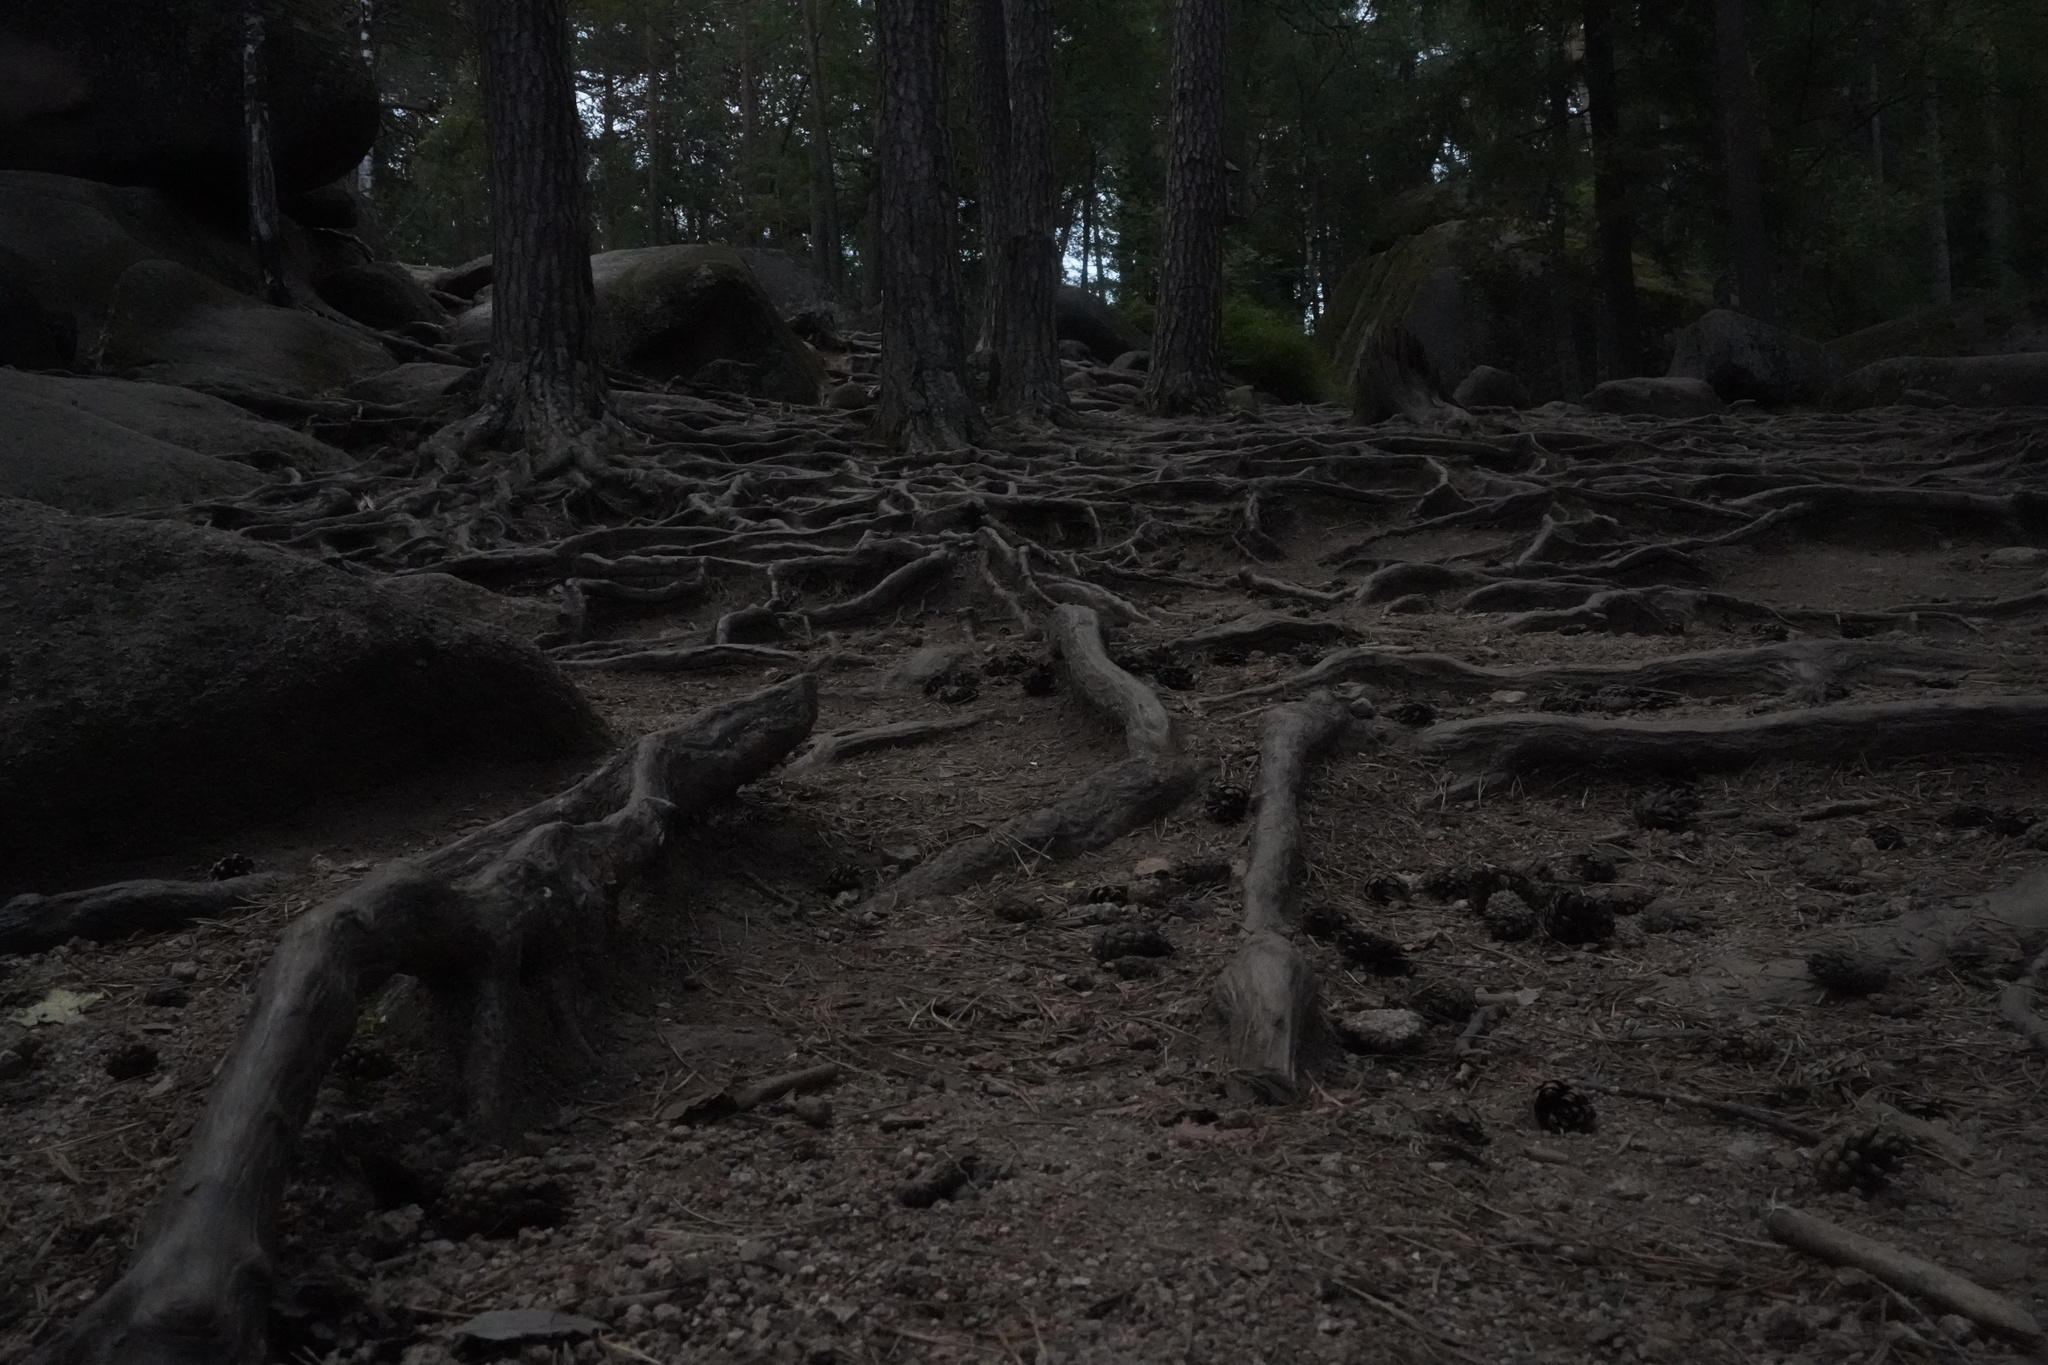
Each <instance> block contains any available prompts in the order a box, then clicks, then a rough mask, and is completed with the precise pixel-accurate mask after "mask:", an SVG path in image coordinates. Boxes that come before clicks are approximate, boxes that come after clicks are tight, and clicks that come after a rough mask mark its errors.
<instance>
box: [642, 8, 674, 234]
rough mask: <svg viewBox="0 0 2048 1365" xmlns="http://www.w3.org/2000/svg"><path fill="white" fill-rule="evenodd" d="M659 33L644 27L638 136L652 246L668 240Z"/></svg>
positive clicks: (651, 26)
mask: <svg viewBox="0 0 2048 1365" xmlns="http://www.w3.org/2000/svg"><path fill="white" fill-rule="evenodd" d="M660 32H661V25H660V24H659V23H650V24H648V25H647V28H646V31H645V34H644V38H645V45H646V61H647V109H646V114H645V116H644V117H643V118H642V119H641V123H640V132H641V136H642V137H643V138H645V139H646V143H647V147H646V152H647V240H648V242H649V243H650V244H651V245H653V246H660V245H662V244H663V243H665V242H667V241H668V239H669V231H668V227H669V218H668V203H667V201H666V199H664V198H663V194H662V189H663V185H662V182H663V180H664V179H665V178H666V177H664V176H663V175H662V170H661V167H662V155H661V153H662V149H663V147H665V146H666V145H667V140H668V139H667V134H666V133H665V132H664V130H663V129H662V126H661V125H662V118H661V110H662V104H663V95H662V90H663V87H664V86H665V85H666V84H667V83H666V82H665V81H664V80H663V79H662V65H663V64H662V61H661V54H660V50H659V48H658V46H657V43H658V36H659V34H660Z"/></svg>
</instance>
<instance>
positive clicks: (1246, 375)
mask: <svg viewBox="0 0 2048 1365" xmlns="http://www.w3.org/2000/svg"><path fill="white" fill-rule="evenodd" d="M1223 367H1224V368H1225V369H1226V370H1229V371H1230V372H1231V373H1232V374H1234V375H1237V376H1238V377H1239V378H1241V379H1244V380H1246V381H1247V382H1249V383H1251V384H1252V385H1254V386H1255V387H1257V388H1259V389H1261V390H1263V391H1265V392H1266V393H1270V394H1272V395H1273V396H1274V397H1275V398H1277V399H1279V400H1280V401H1281V402H1283V403H1320V402H1323V401H1324V400H1325V399H1326V398H1327V397H1328V396H1329V394H1330V391H1331V384H1330V367H1329V361H1328V360H1326V359H1325V358H1324V357H1323V354H1322V352H1321V351H1319V350H1317V349H1316V345H1315V343H1314V342H1313V341H1311V340H1310V339H1309V338H1308V335H1307V334H1306V333H1304V332H1303V331H1302V329H1301V323H1300V322H1299V321H1297V320H1296V319H1293V318H1290V317H1288V316H1287V315H1286V314H1285V313H1282V312H1280V311H1279V310H1278V309H1275V308H1268V307H1266V306H1265V305H1263V304H1259V303H1255V302H1253V301H1252V300H1251V299H1248V298H1244V297H1242V296H1241V295H1240V296H1234V297H1232V298H1230V299H1228V300H1226V301H1225V302H1224V305H1223Z"/></svg>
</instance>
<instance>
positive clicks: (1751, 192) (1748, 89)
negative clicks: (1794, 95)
mask: <svg viewBox="0 0 2048 1365" xmlns="http://www.w3.org/2000/svg"><path fill="white" fill-rule="evenodd" d="M1747 2H1748V0H1714V30H1715V37H1716V40H1717V41H1716V48H1717V51H1718V55H1719V61H1720V85H1721V135H1722V142H1723V145H1724V147H1725V149H1726V155H1727V159H1728V208H1729V217H1730V220H1731V224H1730V225H1731V227H1732V228H1733V230H1734V233H1735V292H1736V294H1737V295H1738V297H1739V301H1740V306H1741V309H1742V311H1743V312H1745V313H1747V314H1749V315H1750V316H1751V317H1754V318H1762V319H1763V320H1764V321H1766V322H1776V321H1777V320H1778V297H1777V289H1776V286H1775V284H1774V283H1773V281H1772V278H1771V277H1772V270H1771V239H1770V230H1769V228H1768V227H1767V226H1766V225H1765V222H1764V177H1763V157H1762V152H1761V150H1760V149H1759V145H1758V144H1759V141H1760V139H1759V136H1758V134H1759V128H1758V122H1757V118H1758V116H1757V107H1756V85H1755V82H1754V80H1753V79H1752V77H1751V74H1750V69H1749V32H1748V29H1749V23H1748V14H1747V13H1746V7H1747Z"/></svg>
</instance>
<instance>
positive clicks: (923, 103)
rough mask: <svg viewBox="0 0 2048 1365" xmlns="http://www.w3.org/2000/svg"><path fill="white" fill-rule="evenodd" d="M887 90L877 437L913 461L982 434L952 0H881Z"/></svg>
mask: <svg viewBox="0 0 2048 1365" xmlns="http://www.w3.org/2000/svg"><path fill="white" fill-rule="evenodd" d="M875 39H876V47H877V48H878V49H879V51H880V54H881V65H882V89H881V116H880V127H879V128H878V129H877V133H878V137H877V139H876V141H877V146H876V153H877V155H876V161H877V163H878V171H879V178H880V182H881V183H880V185H879V187H878V191H877V194H878V198H877V202H876V223H875V228H876V233H875V235H876V237H877V239H878V240H877V242H876V249H877V255H878V257H879V264H880V267H881V271H880V274H881V294H882V367H881V371H882V372H881V379H882V383H881V394H880V399H879V403H878V408H879V411H878V413H877V415H876V418H875V427H876V434H877V435H878V436H880V437H881V438H882V439H883V440H885V441H889V442H892V443H896V444H900V445H901V446H902V447H903V448H904V449H905V450H908V451H911V452H913V453H924V452H932V451H940V450H957V449H959V448H961V447H963V446H967V445H970V444H972V443H973V442H974V440H975V439H976V438H977V437H978V436H979V435H980V431H981V415H980V413H979V412H978V411H977V410H976V407H975V403H974V399H973V396H972V395H971V394H970V393H969V392H968V390H967V355H966V345H965V339H964V336H963V329H962V326H961V321H960V286H959V273H958V269H957V264H956V261H955V259H954V247H953V232H952V224H953V177H952V174H951V170H950V167H949V166H948V158H947V154H946V126H945V82H944V79H943V70H944V59H945V5H944V0H878V3H877V4H876V6H875Z"/></svg>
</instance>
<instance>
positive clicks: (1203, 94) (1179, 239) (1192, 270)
mask: <svg viewBox="0 0 2048 1365" xmlns="http://www.w3.org/2000/svg"><path fill="white" fill-rule="evenodd" d="M1223 32H1224V30H1223V0H1175V3H1174V23H1173V77H1172V79H1173V122H1172V130H1171V136H1170V141H1169V145H1168V150H1167V170H1166V242H1165V251H1164V253H1163V260H1162V262H1161V269H1160V280H1159V321H1158V327H1157V330H1156V331H1155V333H1154V335H1153V339H1152V369H1151V372H1150V373H1149V374H1147V375H1146V376H1145V389H1144V395H1143V403H1144V406H1145V408H1146V409H1147V410H1148V411H1150V412H1153V413H1157V414H1161V415H1171V414H1175V413H1183V412H1206V411H1213V410H1215V409H1216V408H1218V407H1220V406H1221V405H1222V389H1223V360H1222V354H1221V351H1222V325H1223V316H1222V315H1223V218H1224V214H1225V212H1226V211H1227V208H1228V205H1227V203H1226V202H1225V195H1226V190H1225V186H1224V178H1223Z"/></svg>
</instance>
